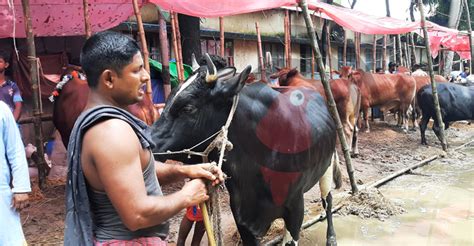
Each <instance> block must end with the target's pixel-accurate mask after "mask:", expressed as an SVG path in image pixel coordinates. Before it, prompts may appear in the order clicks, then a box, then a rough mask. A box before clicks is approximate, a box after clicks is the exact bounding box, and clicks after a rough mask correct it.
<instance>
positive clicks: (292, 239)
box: [282, 191, 304, 245]
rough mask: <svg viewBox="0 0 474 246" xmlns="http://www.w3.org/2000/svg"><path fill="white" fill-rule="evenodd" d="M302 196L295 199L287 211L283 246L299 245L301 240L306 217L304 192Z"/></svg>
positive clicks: (284, 217)
mask: <svg viewBox="0 0 474 246" xmlns="http://www.w3.org/2000/svg"><path fill="white" fill-rule="evenodd" d="M300 193H301V196H298V197H296V198H294V200H293V201H292V202H291V204H290V207H289V208H286V209H285V214H284V215H283V220H284V221H285V226H286V234H285V237H284V238H283V243H282V245H298V240H299V239H300V228H301V224H303V217H304V199H303V192H302V191H300Z"/></svg>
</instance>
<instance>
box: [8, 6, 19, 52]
mask: <svg viewBox="0 0 474 246" xmlns="http://www.w3.org/2000/svg"><path fill="white" fill-rule="evenodd" d="M8 7H9V8H10V9H11V11H12V13H13V20H12V21H13V35H12V39H13V49H14V50H15V54H16V59H17V60H18V61H19V60H20V57H19V55H18V47H17V45H16V13H15V3H14V2H13V0H8Z"/></svg>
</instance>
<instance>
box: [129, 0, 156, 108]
mask: <svg viewBox="0 0 474 246" xmlns="http://www.w3.org/2000/svg"><path fill="white" fill-rule="evenodd" d="M132 1H133V11H134V12H135V17H136V18H137V25H138V34H139V35H140V44H141V46H142V52H143V63H145V69H146V71H147V72H148V74H149V73H150V62H149V60H148V59H149V56H150V52H148V46H147V44H146V37H145V29H144V28H143V21H142V13H141V12H140V8H139V7H138V1H137V0H132ZM146 93H147V94H148V96H149V97H150V99H151V97H152V89H151V80H150V79H149V80H147V81H146Z"/></svg>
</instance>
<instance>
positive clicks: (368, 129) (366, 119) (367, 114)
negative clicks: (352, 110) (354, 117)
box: [363, 107, 370, 132]
mask: <svg viewBox="0 0 474 246" xmlns="http://www.w3.org/2000/svg"><path fill="white" fill-rule="evenodd" d="M363 111H364V123H365V132H370V126H369V107H366V108H364V109H363Z"/></svg>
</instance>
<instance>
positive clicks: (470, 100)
mask: <svg viewBox="0 0 474 246" xmlns="http://www.w3.org/2000/svg"><path fill="white" fill-rule="evenodd" d="M437 88H438V89H437V90H438V98H439V104H440V107H441V116H442V118H443V122H444V125H445V129H448V127H449V123H450V122H453V121H458V120H473V119H474V87H465V86H462V85H457V84H453V83H438V84H437ZM416 99H417V101H418V104H419V106H420V108H421V111H422V118H421V122H420V131H421V143H422V144H426V145H427V142H426V137H425V130H426V127H427V125H428V121H429V120H430V118H433V119H434V124H433V131H434V132H435V134H436V136H437V137H438V139H439V140H440V141H441V139H440V135H439V133H440V129H439V124H438V121H437V119H436V111H435V108H434V103H433V94H432V91H431V85H426V86H424V87H422V88H421V89H420V90H419V91H418V94H417V95H416Z"/></svg>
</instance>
